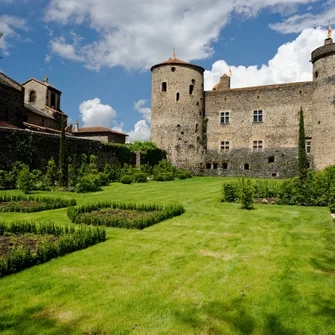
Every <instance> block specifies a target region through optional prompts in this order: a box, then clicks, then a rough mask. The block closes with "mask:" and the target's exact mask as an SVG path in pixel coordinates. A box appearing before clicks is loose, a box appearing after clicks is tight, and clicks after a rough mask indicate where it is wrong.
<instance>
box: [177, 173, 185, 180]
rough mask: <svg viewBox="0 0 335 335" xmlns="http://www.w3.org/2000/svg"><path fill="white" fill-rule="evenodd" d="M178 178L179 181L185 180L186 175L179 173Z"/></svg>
mask: <svg viewBox="0 0 335 335" xmlns="http://www.w3.org/2000/svg"><path fill="white" fill-rule="evenodd" d="M178 178H179V179H186V178H187V176H186V173H184V172H179V174H178Z"/></svg>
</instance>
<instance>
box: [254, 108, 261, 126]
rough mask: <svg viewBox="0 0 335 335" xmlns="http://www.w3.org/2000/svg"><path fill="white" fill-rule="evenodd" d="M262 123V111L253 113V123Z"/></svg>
mask: <svg viewBox="0 0 335 335" xmlns="http://www.w3.org/2000/svg"><path fill="white" fill-rule="evenodd" d="M257 122H263V111H262V110H258V111H254V123H257Z"/></svg>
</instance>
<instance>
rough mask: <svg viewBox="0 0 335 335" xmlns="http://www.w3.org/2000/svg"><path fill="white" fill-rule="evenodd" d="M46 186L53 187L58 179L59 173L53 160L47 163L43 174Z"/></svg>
mask: <svg viewBox="0 0 335 335" xmlns="http://www.w3.org/2000/svg"><path fill="white" fill-rule="evenodd" d="M45 178H46V184H47V186H55V185H56V184H57V182H58V179H59V173H58V169H57V165H56V162H55V160H54V159H53V158H51V159H50V160H49V161H48V166H47V170H46V173H45Z"/></svg>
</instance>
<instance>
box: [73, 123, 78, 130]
mask: <svg viewBox="0 0 335 335" xmlns="http://www.w3.org/2000/svg"><path fill="white" fill-rule="evenodd" d="M73 131H79V122H78V121H76V122H75V123H74V129H73Z"/></svg>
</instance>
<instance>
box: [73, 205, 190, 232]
mask: <svg viewBox="0 0 335 335" xmlns="http://www.w3.org/2000/svg"><path fill="white" fill-rule="evenodd" d="M106 208H110V209H121V210H125V211H126V210H136V211H139V212H141V211H143V212H152V215H150V216H149V217H145V218H136V219H127V218H122V219H120V218H119V217H116V216H115V217H113V216H104V215H97V216H92V215H89V214H90V213H91V212H93V211H98V210H101V209H106ZM184 212H185V209H184V207H183V206H182V205H181V204H174V205H169V206H163V205H158V204H151V205H145V204H135V203H122V202H108V201H107V202H97V203H93V204H87V205H82V206H78V207H70V208H68V210H67V215H68V217H69V218H70V220H71V221H72V222H73V223H77V224H87V225H104V226H107V227H120V228H128V229H144V228H147V227H149V226H152V225H154V224H156V223H158V222H161V221H164V220H167V219H170V218H172V217H174V216H178V215H181V214H183V213H184Z"/></svg>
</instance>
